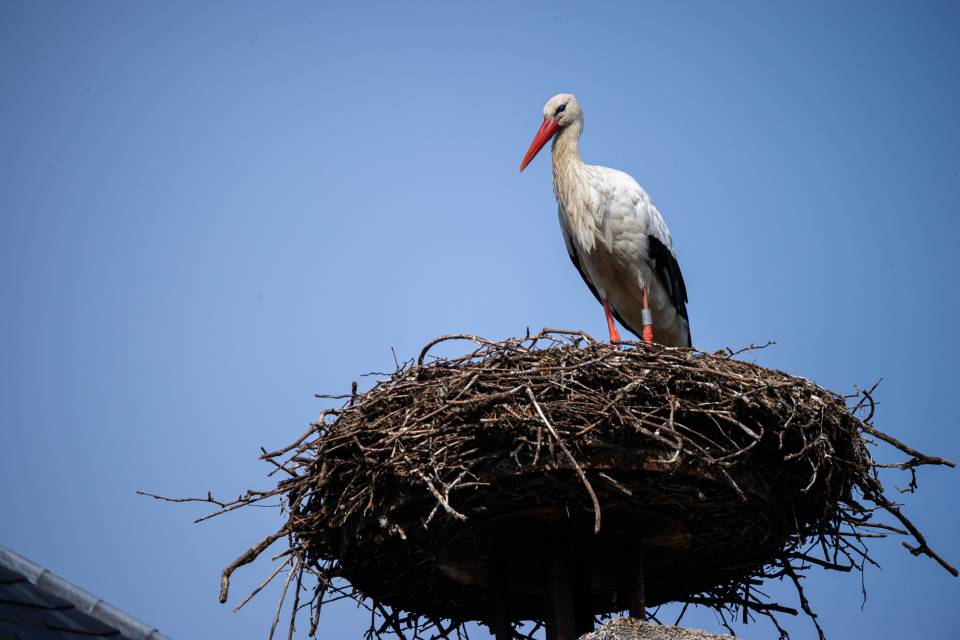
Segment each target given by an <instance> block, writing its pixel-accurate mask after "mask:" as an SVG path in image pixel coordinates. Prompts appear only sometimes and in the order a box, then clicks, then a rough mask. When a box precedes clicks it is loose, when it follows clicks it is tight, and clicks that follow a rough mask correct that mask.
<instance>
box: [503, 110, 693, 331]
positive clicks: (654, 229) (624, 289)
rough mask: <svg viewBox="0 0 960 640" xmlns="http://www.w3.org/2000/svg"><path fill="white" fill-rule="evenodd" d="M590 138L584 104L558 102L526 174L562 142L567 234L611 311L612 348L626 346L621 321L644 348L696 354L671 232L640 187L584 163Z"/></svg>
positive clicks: (556, 174) (558, 177)
mask: <svg viewBox="0 0 960 640" xmlns="http://www.w3.org/2000/svg"><path fill="white" fill-rule="evenodd" d="M582 132H583V111H581V110H580V104H579V103H578V102H577V99H576V97H575V96H573V95H571V94H569V93H561V94H560V95H556V96H554V97H552V98H550V100H548V101H547V104H546V105H545V106H544V107H543V124H542V125H541V126H540V130H539V131H538V132H537V135H536V137H535V138H534V139H533V143H531V145H530V149H529V150H527V155H525V156H524V158H523V162H521V163H520V171H521V172H522V171H523V169H524V168H525V167H526V166H527V165H528V164H529V163H530V161H531V160H533V158H534V156H536V155H537V153H538V152H539V151H540V149H542V148H543V146H544V145H545V144H547V141H548V140H550V139H551V138H553V137H554V136H556V138H555V139H554V141H553V192H554V194H555V195H556V197H557V202H558V203H559V205H560V206H559V214H560V230H561V231H562V232H563V239H564V241H565V243H566V245H567V252H568V253H569V254H570V259H571V260H572V261H573V265H574V266H575V267H576V268H577V271H579V272H580V275H581V276H582V277H583V279H584V281H585V282H586V283H587V286H588V287H590V291H592V292H593V295H594V296H596V298H597V300H599V301H600V303H601V304H602V305H603V310H604V313H605V314H606V317H607V328H608V329H609V331H610V341H611V342H617V341H619V340H620V334H619V333H618V332H617V327H616V324H614V321H613V319H614V317H615V318H616V319H617V320H619V321H620V324H622V325H623V326H624V327H626V328H627V329H629V330H630V331H631V332H632V333H634V334H636V335H637V336H639V337H641V338H642V339H643V340H644V342H647V343H650V342H653V341H654V340H656V342H658V343H659V344H662V345H665V346H668V347H689V346H690V324H689V322H688V319H687V307H686V302H687V288H686V285H684V283H683V275H682V274H681V273H680V265H679V264H677V258H676V254H675V253H674V251H673V239H672V238H671V237H670V231H669V230H668V229H667V224H666V223H665V222H664V221H663V216H661V215H660V212H659V211H657V208H656V207H655V206H654V204H653V201H652V200H651V199H650V196H648V195H647V192H646V191H644V190H643V188H642V187H641V186H640V185H639V184H637V181H636V180H634V179H633V178H632V177H630V176H629V175H627V174H626V173H623V172H622V171H617V170H616V169H608V168H607V167H598V166H594V165H589V164H586V163H585V162H584V161H583V160H582V159H581V158H580V153H579V151H578V146H579V142H580V134H581V133H582ZM638 329H639V331H638Z"/></svg>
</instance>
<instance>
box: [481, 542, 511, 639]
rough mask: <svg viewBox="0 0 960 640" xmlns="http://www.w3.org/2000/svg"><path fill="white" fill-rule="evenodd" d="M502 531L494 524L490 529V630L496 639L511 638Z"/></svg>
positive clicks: (505, 559)
mask: <svg viewBox="0 0 960 640" xmlns="http://www.w3.org/2000/svg"><path fill="white" fill-rule="evenodd" d="M505 544H506V540H505V539H504V532H503V531H502V530H501V528H500V527H497V526H494V527H492V529H491V531H490V560H489V564H488V565H487V566H488V568H489V571H490V591H491V595H492V599H493V612H492V613H493V618H492V624H491V625H490V630H491V631H493V635H494V638H496V640H513V627H512V626H511V625H510V614H509V610H510V609H509V606H508V599H509V593H508V592H509V585H508V584H507V558H506V554H505V553H504V545H505Z"/></svg>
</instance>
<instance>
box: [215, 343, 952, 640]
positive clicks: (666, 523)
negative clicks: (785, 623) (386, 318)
mask: <svg viewBox="0 0 960 640" xmlns="http://www.w3.org/2000/svg"><path fill="white" fill-rule="evenodd" d="M449 340H467V341H470V342H472V343H473V344H474V348H473V350H472V351H471V352H470V353H468V354H466V355H463V356H461V357H454V358H430V357H429V352H430V350H431V349H432V348H434V347H435V346H436V345H437V344H438V343H440V342H443V341H449ZM736 355H739V354H738V353H730V352H722V353H717V354H707V353H703V352H699V351H695V350H691V349H666V348H659V347H646V346H644V345H641V344H636V343H624V344H621V345H620V346H611V345H608V344H605V343H600V342H597V341H594V340H592V339H591V338H589V337H588V336H586V335H585V334H582V333H578V332H561V331H545V332H544V333H541V334H539V335H536V336H528V337H526V338H523V339H515V340H507V341H504V342H492V341H488V340H483V339H481V338H477V337H474V336H448V337H444V338H440V339H438V340H435V341H433V342H431V343H430V344H428V345H427V346H426V347H425V348H424V350H423V352H422V353H421V354H420V356H419V358H418V359H417V360H416V361H415V362H409V363H407V364H405V365H403V366H398V368H397V370H396V371H395V372H393V373H391V374H386V375H385V376H384V377H383V378H382V379H381V380H380V381H379V382H377V383H376V384H375V385H374V386H373V388H372V389H370V390H369V391H367V392H365V393H362V394H358V393H357V392H356V383H354V387H353V392H352V393H350V394H348V395H346V396H339V398H341V399H342V400H343V401H344V404H343V405H342V406H340V407H338V408H333V409H329V410H326V411H324V412H323V414H322V415H321V417H320V419H319V420H318V421H317V422H316V423H314V424H312V425H311V426H310V428H309V429H308V430H307V431H306V433H304V434H303V435H302V436H301V437H300V438H298V439H297V440H296V441H295V442H293V443H292V444H290V446H288V447H285V448H283V449H281V450H278V451H273V452H266V451H265V452H264V455H263V456H262V457H263V458H264V459H265V460H267V461H269V462H270V463H271V464H272V465H274V467H275V472H276V473H279V474H282V476H283V477H282V479H281V480H280V481H279V483H278V484H277V486H276V487H274V488H272V489H269V490H266V491H250V492H248V493H247V494H246V495H245V496H243V497H241V498H240V499H239V500H236V501H233V502H220V501H217V500H215V499H214V498H213V497H212V496H209V495H208V497H207V498H202V499H201V500H203V501H206V502H214V503H216V504H217V505H218V506H220V507H221V509H220V510H218V511H217V512H215V513H213V514H211V515H210V516H205V518H203V519H206V518H208V517H212V516H215V515H219V514H220V513H223V512H225V511H231V510H234V509H236V508H239V507H244V506H248V505H251V504H254V503H257V502H260V501H262V500H264V499H266V498H270V497H274V496H279V497H280V498H281V499H282V503H281V508H282V510H283V513H284V517H285V522H284V524H283V526H282V527H280V529H279V530H277V531H276V532H274V533H273V534H271V535H269V536H267V537H266V538H264V539H263V540H262V541H260V543H259V544H257V545H255V546H254V547H252V548H251V549H250V550H248V551H247V552H246V553H244V554H243V555H241V556H240V557H239V558H237V559H236V560H235V561H234V562H233V563H232V564H231V565H230V566H229V567H227V569H225V570H224V573H223V579H222V588H221V601H225V600H226V598H227V589H228V586H229V579H230V576H231V574H232V573H233V571H234V570H235V569H236V568H237V567H239V566H242V565H244V564H247V563H249V562H251V561H253V560H254V559H255V558H256V557H258V556H259V555H260V554H261V553H262V552H263V551H265V550H266V549H267V547H269V546H270V545H272V544H273V543H274V542H276V541H278V540H280V539H284V540H286V543H287V545H288V548H287V550H286V551H285V552H284V553H282V554H281V555H280V556H279V557H280V558H281V559H282V562H281V564H280V565H279V566H278V567H277V569H276V570H275V571H274V572H273V574H272V575H271V576H270V577H269V578H268V580H267V581H265V583H264V584H266V582H269V580H270V579H272V578H273V577H274V576H276V575H277V574H279V573H280V572H281V571H283V570H284V569H286V570H287V578H286V582H285V585H284V588H283V594H284V596H286V594H287V592H288V588H289V587H290V585H291V584H293V585H295V586H294V591H293V607H292V612H291V618H290V624H291V629H292V627H293V625H295V623H296V619H297V618H296V616H297V614H298V612H300V611H301V610H302V609H309V611H310V613H309V616H308V617H309V620H310V633H311V635H312V634H313V633H314V632H315V631H316V626H317V618H318V616H319V613H320V610H321V605H322V604H323V603H325V602H329V601H331V600H336V599H340V598H347V597H349V598H353V599H354V600H356V601H357V602H359V603H361V604H362V605H363V606H365V607H367V608H369V609H370V611H371V613H372V614H373V615H372V618H371V619H372V622H371V628H370V629H369V631H368V633H369V637H380V636H383V635H390V634H393V635H396V636H398V637H404V638H406V637H421V636H422V635H423V634H425V633H427V631H429V632H430V633H431V634H433V636H434V637H449V636H451V635H454V636H459V635H460V634H461V633H463V626H462V625H463V623H464V622H466V621H470V620H481V621H486V620H488V619H489V615H490V611H491V609H492V607H493V604H492V603H491V601H490V595H489V594H490V589H489V580H490V576H489V574H488V573H487V570H486V564H485V562H484V559H485V558H486V555H487V553H488V552H489V545H490V544H491V540H492V539H493V537H492V536H493V535H494V533H493V532H495V531H496V530H498V528H499V529H500V530H503V528H504V527H508V528H510V529H511V531H512V532H513V534H514V539H515V545H512V546H513V547H514V549H515V553H516V556H515V558H514V560H513V561H512V562H511V565H512V566H514V567H515V568H514V570H513V574H514V575H513V576H512V578H511V580H512V582H511V584H512V587H511V592H510V598H509V602H510V605H509V606H510V611H509V614H510V618H511V619H513V620H533V621H534V622H535V623H538V624H539V622H540V620H539V618H540V617H542V616H541V613H540V611H541V610H540V608H539V607H542V604H541V603H542V600H540V599H539V596H538V594H537V593H536V585H527V584H524V581H523V577H524V574H529V573H530V572H531V568H530V566H528V565H524V564H523V559H524V558H530V557H533V556H535V555H536V547H537V542H536V535H535V529H536V527H538V526H546V527H549V526H554V525H555V524H556V523H557V522H558V521H560V520H568V521H570V522H578V523H583V528H584V529H585V530H586V533H585V534H584V533H583V532H581V533H580V534H578V535H580V538H579V539H580V541H581V548H582V549H583V553H587V554H591V562H592V563H594V564H595V567H594V568H595V571H594V574H595V575H594V580H593V582H591V585H590V590H591V605H592V607H593V611H594V613H596V614H607V613H613V612H617V611H621V610H623V609H625V606H624V598H623V593H624V589H625V588H627V587H628V586H629V585H628V583H629V580H630V575H629V572H624V571H623V570H622V569H619V567H622V566H624V563H623V562H622V561H618V557H619V556H621V555H622V554H624V553H628V552H629V547H630V546H631V545H637V544H642V545H643V546H644V548H645V549H646V552H645V553H646V557H647V563H646V567H645V573H646V585H647V589H646V590H647V603H648V605H650V606H651V607H653V606H656V605H658V604H661V603H666V602H681V603H686V604H692V605H705V606H709V607H712V608H714V609H716V610H717V611H718V612H719V613H720V614H721V617H722V619H724V620H726V619H728V617H731V616H739V615H742V616H743V617H744V620H746V619H747V618H750V617H753V616H756V615H762V616H766V617H768V618H769V619H770V620H771V621H772V622H773V624H774V625H776V627H777V629H778V630H779V631H780V633H781V635H782V636H785V635H786V633H785V632H784V631H783V629H782V628H781V626H780V624H779V623H778V622H777V616H778V615H779V614H796V613H798V611H797V609H796V608H795V607H790V606H786V605H785V604H782V603H777V602H770V601H768V600H766V599H765V597H764V596H763V595H762V594H761V593H760V592H759V591H758V589H757V586H758V585H759V584H761V583H762V582H763V581H764V580H768V579H773V578H778V579H786V580H789V581H792V583H793V584H794V585H795V586H796V589H797V592H798V601H799V608H800V610H802V611H804V612H805V613H807V614H808V615H809V616H810V617H811V619H814V618H815V616H814V614H813V612H812V610H811V608H810V604H809V602H808V600H807V598H806V595H805V594H804V592H803V589H802V587H801V582H800V578H801V576H802V575H803V573H804V572H805V571H808V570H810V569H811V568H812V567H814V566H816V567H819V568H823V569H826V570H835V571H851V570H862V568H863V566H864V564H865V563H867V562H871V560H870V556H869V554H868V549H867V547H866V545H865V540H867V539H868V538H872V537H882V536H884V535H889V534H895V535H902V536H906V537H908V538H911V539H912V544H911V543H907V542H904V545H905V546H906V547H907V548H908V549H909V550H910V551H911V552H912V553H913V554H914V555H920V554H924V555H927V556H930V557H931V558H933V559H935V560H936V561H937V562H939V563H940V564H941V565H942V566H943V567H944V568H946V569H947V570H948V571H950V572H951V573H953V574H954V575H956V569H955V568H953V567H952V566H951V565H950V564H949V563H947V562H946V561H945V560H943V559H942V558H940V557H939V556H938V555H937V554H936V553H934V552H933V550H932V549H930V547H929V546H928V545H927V543H926V541H925V539H924V538H923V536H922V535H921V533H920V532H919V530H918V529H917V528H916V527H915V526H914V525H913V524H912V523H911V522H910V521H909V520H908V519H907V518H906V517H905V516H904V515H903V513H902V512H901V511H900V508H899V505H897V504H895V503H894V502H893V501H892V500H891V499H889V498H888V497H887V496H886V495H885V493H884V488H883V486H882V484H881V483H880V480H879V478H878V475H877V471H878V469H879V468H880V467H881V466H894V467H898V468H900V469H903V470H905V471H907V472H909V473H910V474H911V476H910V478H911V480H910V486H909V489H913V488H915V487H916V483H915V477H914V476H913V475H912V474H913V472H914V470H915V468H916V467H917V466H920V465H924V464H935V465H939V464H945V465H950V466H953V464H952V463H951V462H949V461H947V460H943V459H941V458H936V457H932V456H926V455H924V454H921V453H919V452H917V451H914V450H913V449H911V448H909V447H907V446H906V445H904V444H903V443H901V442H899V441H897V440H896V439H894V438H892V437H890V436H887V435H885V434H883V433H881V432H879V431H878V430H876V429H875V428H874V427H873V426H872V425H871V423H870V420H871V417H872V415H873V400H872V396H871V393H870V390H865V391H859V392H858V393H857V394H855V395H852V396H839V395H837V394H835V393H832V392H830V391H827V390H825V389H823V388H821V387H819V386H817V385H816V384H814V383H812V382H810V381H808V380H806V379H803V378H798V377H794V376H790V375H787V374H785V373H782V372H779V371H773V370H770V369H766V368H763V367H760V366H757V365H755V364H751V363H747V362H743V361H741V360H738V359H736V358H735V357H734V356H736ZM858 415H860V416H861V417H857V416H858ZM876 440H883V441H885V442H887V443H888V444H891V445H893V446H894V447H895V448H897V449H898V450H899V451H901V452H903V453H905V454H906V455H907V456H908V459H907V460H906V461H904V462H900V463H897V464H894V465H879V464H878V463H876V462H875V461H874V460H873V458H872V457H871V453H870V446H869V445H871V444H873V443H875V441H876ZM881 514H883V515H886V516H888V517H887V518H881V517H879V516H880V515H881ZM578 526H579V525H578ZM533 562H534V563H535V562H536V561H535V560H534V561H533ZM311 576H312V578H313V579H312V580H310V578H311ZM262 587H263V585H261V586H260V587H259V588H258V589H257V590H255V591H254V593H253V594H251V597H252V595H255V594H256V592H258V591H259V590H260V589H261V588H262ZM248 599H249V598H248ZM245 602H246V600H245V601H244V603H245ZM244 603H241V605H240V606H242V605H243V604H244ZM278 614H279V608H278ZM814 623H815V624H816V621H815V620H814ZM276 624H277V620H275V621H274V628H275V627H276ZM817 628H818V631H819V626H818V627H817ZM517 633H518V635H519V636H521V637H525V636H524V635H523V634H522V633H521V632H520V631H518V632H517ZM271 635H272V630H271ZM423 637H427V636H423ZM821 637H822V632H821Z"/></svg>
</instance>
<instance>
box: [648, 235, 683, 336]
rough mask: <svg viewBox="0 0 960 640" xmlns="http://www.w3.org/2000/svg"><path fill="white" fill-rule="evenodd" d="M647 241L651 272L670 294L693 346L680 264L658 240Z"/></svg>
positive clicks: (650, 237) (651, 237)
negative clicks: (658, 278)
mask: <svg viewBox="0 0 960 640" xmlns="http://www.w3.org/2000/svg"><path fill="white" fill-rule="evenodd" d="M647 239H648V240H649V245H648V251H647V253H648V255H649V256H650V259H651V260H653V270H654V272H655V273H656V274H657V275H659V276H660V278H661V279H662V280H663V284H664V286H665V287H666V289H667V293H668V294H670V300H671V302H673V308H674V309H676V310H677V313H678V314H680V317H681V318H683V321H684V324H686V326H687V340H688V341H689V342H690V344H693V341H692V340H690V319H689V317H688V316H687V285H686V284H685V283H684V281H683V274H682V273H681V272H680V264H679V263H678V262H677V258H676V256H674V255H673V252H672V251H670V249H668V248H667V245H665V244H663V243H662V242H660V240H659V239H658V238H656V237H655V236H647Z"/></svg>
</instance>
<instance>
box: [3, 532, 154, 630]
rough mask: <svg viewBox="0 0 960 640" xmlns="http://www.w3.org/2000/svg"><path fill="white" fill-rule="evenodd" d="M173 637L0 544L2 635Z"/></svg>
mask: <svg viewBox="0 0 960 640" xmlns="http://www.w3.org/2000/svg"><path fill="white" fill-rule="evenodd" d="M97 638H110V640H170V639H169V638H167V636H165V635H163V634H161V633H160V632H159V631H157V630H156V629H155V628H154V627H151V626H150V625H147V624H144V623H143V622H140V621H139V620H137V619H136V618H134V617H132V616H130V615H128V614H126V613H124V612H123V611H120V610H119V609H117V608H116V607H114V606H112V605H109V604H107V603H106V602H104V601H103V600H101V599H100V598H98V597H96V596H95V595H93V594H91V593H88V592H87V591H84V590H83V589H81V588H80V587H77V586H75V585H73V584H71V583H70V582H67V581H66V580H64V579H63V578H61V577H60V576H58V575H55V574H53V573H51V572H50V571H48V570H47V569H44V568H43V567H41V566H39V565H37V564H35V563H33V562H31V561H29V560H27V559H26V558H24V557H22V556H20V555H17V554H16V553H14V552H13V551H10V550H9V549H6V548H4V547H2V546H0V640H96V639H97Z"/></svg>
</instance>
